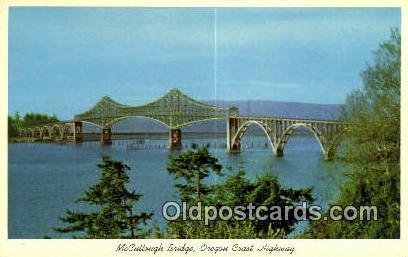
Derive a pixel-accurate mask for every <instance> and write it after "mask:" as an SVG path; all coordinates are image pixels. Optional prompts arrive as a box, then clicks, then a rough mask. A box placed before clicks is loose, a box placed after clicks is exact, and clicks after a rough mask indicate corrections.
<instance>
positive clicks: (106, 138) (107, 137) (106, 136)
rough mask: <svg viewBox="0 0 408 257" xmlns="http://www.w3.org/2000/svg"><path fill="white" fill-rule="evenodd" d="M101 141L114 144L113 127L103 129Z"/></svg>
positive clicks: (105, 143) (104, 143)
mask: <svg viewBox="0 0 408 257" xmlns="http://www.w3.org/2000/svg"><path fill="white" fill-rule="evenodd" d="M101 143H102V144H103V145H111V144H112V128H111V127H107V128H103V129H102V136H101Z"/></svg>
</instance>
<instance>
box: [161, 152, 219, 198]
mask: <svg viewBox="0 0 408 257" xmlns="http://www.w3.org/2000/svg"><path fill="white" fill-rule="evenodd" d="M221 169H222V166H221V165H220V164H219V162H218V159H217V158H214V157H213V156H211V154H210V153H209V152H208V149H207V148H199V149H197V150H196V151H194V150H189V151H187V152H185V153H182V154H180V155H179V156H177V157H175V158H170V161H169V163H168V165H167V170H168V171H169V173H170V174H174V175H175V178H176V179H180V178H181V179H183V180H184V181H182V182H181V183H178V184H176V187H177V188H178V190H179V192H180V197H181V200H182V201H186V202H189V201H191V200H193V199H196V200H197V199H199V198H200V196H201V195H205V194H206V193H207V192H208V186H207V185H206V184H205V183H203V179H204V178H206V177H208V176H209V174H210V172H211V171H212V172H214V173H216V174H217V175H221Z"/></svg>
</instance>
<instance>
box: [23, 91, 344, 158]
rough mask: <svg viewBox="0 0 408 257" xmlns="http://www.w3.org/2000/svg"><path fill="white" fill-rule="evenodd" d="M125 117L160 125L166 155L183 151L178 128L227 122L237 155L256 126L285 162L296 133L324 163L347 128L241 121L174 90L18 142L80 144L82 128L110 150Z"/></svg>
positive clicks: (331, 123)
mask: <svg viewBox="0 0 408 257" xmlns="http://www.w3.org/2000/svg"><path fill="white" fill-rule="evenodd" d="M128 117H145V118H150V119H152V120H155V121H158V122H160V123H161V124H163V125H165V126H166V127H167V128H168V129H169V143H168V147H169V149H175V150H177V149H181V148H182V141H181V138H182V134H181V128H182V127H184V126H188V125H190V124H194V123H199V122H208V121H211V120H226V122H227V129H226V130H227V131H226V134H227V150H228V151H229V152H232V153H237V152H239V151H240V148H241V140H242V138H243V136H244V135H245V132H246V131H247V130H248V128H249V127H250V126H253V125H254V126H259V127H260V128H261V129H262V131H263V132H264V133H265V135H266V137H267V139H268V142H269V144H270V146H271V148H272V152H273V154H275V155H276V156H283V152H284V148H285V144H286V143H287V141H288V139H289V138H290V136H291V135H292V133H293V132H294V131H295V130H296V129H299V128H305V129H306V130H308V131H310V132H311V133H312V134H313V135H314V136H315V138H316V140H317V142H318V143H319V145H320V148H321V150H322V153H323V155H324V158H325V159H326V160H332V159H333V157H334V155H335V152H336V148H337V146H338V144H339V142H340V140H341V138H342V135H343V132H344V131H345V129H346V124H345V123H343V122H340V121H336V120H317V119H304V118H282V117H257V116H241V115H239V112H238V108H236V107H230V108H222V107H218V106H213V105H209V104H206V103H202V102H199V101H196V100H194V99H192V98H190V97H188V96H186V95H185V94H183V93H182V92H181V91H180V90H178V89H172V90H170V91H169V92H168V93H167V94H165V95H164V96H162V97H161V98H159V99H157V100H156V101H153V102H150V103H148V104H145V105H142V106H128V105H123V104H120V103H117V102H115V101H114V100H112V99H111V98H109V97H107V96H105V97H103V98H102V99H101V100H100V101H99V102H98V103H97V104H96V105H95V106H93V107H92V108H91V109H90V110H88V111H86V112H84V113H82V114H78V115H75V117H74V119H73V120H67V121H59V122H55V123H51V124H42V125H38V126H31V127H22V128H20V129H19V137H21V138H27V139H30V140H31V141H32V139H35V140H40V141H41V140H42V141H58V142H69V141H71V142H74V143H81V142H82V141H83V131H82V127H83V123H91V124H94V125H96V126H98V127H100V129H101V143H102V144H112V126H113V125H114V124H115V123H117V122H119V121H121V120H123V119H126V118H128Z"/></svg>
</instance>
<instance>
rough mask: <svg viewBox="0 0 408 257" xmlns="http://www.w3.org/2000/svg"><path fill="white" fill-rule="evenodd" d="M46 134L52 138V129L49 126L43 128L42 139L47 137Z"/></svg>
mask: <svg viewBox="0 0 408 257" xmlns="http://www.w3.org/2000/svg"><path fill="white" fill-rule="evenodd" d="M45 132H47V135H48V136H49V137H50V136H51V128H50V127H49V126H43V127H41V137H44V136H45Z"/></svg>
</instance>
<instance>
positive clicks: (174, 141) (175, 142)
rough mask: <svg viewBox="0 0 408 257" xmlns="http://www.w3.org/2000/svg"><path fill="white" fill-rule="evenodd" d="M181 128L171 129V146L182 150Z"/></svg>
mask: <svg viewBox="0 0 408 257" xmlns="http://www.w3.org/2000/svg"><path fill="white" fill-rule="evenodd" d="M181 147H182V144H181V129H180V128H176V129H170V130H169V146H168V148H169V149H170V150H181Z"/></svg>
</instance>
